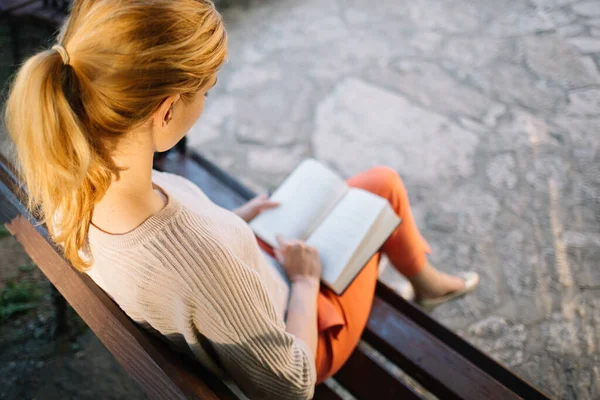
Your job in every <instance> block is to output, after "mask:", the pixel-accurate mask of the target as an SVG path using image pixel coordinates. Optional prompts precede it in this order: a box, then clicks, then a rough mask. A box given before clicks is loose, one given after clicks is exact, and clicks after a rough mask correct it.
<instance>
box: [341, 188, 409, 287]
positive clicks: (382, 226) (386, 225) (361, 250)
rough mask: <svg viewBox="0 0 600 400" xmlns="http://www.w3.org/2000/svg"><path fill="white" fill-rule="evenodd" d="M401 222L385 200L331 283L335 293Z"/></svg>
mask: <svg viewBox="0 0 600 400" xmlns="http://www.w3.org/2000/svg"><path fill="white" fill-rule="evenodd" d="M351 190H354V189H351ZM401 222H402V221H401V220H400V217H398V215H396V212H395V211H394V210H393V209H392V207H391V206H390V205H389V203H387V202H386V204H385V206H384V207H383V209H382V210H381V212H380V214H379V217H378V218H377V220H376V221H375V223H374V224H373V226H371V229H370V230H369V233H367V235H366V236H365V238H364V239H363V242H362V243H361V244H360V246H359V247H358V249H357V251H356V252H355V253H354V256H353V257H352V259H351V260H350V261H349V262H348V264H347V265H346V267H345V268H344V270H343V271H342V273H341V274H340V276H339V277H338V279H337V281H336V282H335V283H334V284H333V287H334V290H335V291H336V293H338V294H339V293H341V292H343V291H344V289H345V288H346V287H347V286H348V285H349V284H350V283H351V282H352V280H353V279H354V277H355V276H356V275H357V274H358V273H359V272H360V270H361V269H362V268H363V267H364V266H365V264H366V263H367V262H368V261H369V260H370V259H371V257H373V254H375V252H377V251H378V250H379V248H380V247H381V246H382V245H383V243H385V241H386V240H387V238H388V237H389V236H390V235H391V234H392V232H394V230H396V228H397V227H398V225H399V224H400V223H401Z"/></svg>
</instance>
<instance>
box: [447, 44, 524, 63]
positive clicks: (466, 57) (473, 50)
mask: <svg viewBox="0 0 600 400" xmlns="http://www.w3.org/2000/svg"><path fill="white" fill-rule="evenodd" d="M440 53H441V54H440V55H441V56H442V57H443V58H445V59H447V60H450V61H452V62H454V63H457V64H464V65H468V66H470V67H474V68H481V67H484V66H487V65H490V64H491V63H493V62H497V61H512V60H514V58H515V55H514V52H513V49H512V44H511V42H510V40H509V39H498V38H490V37H477V38H476V37H457V38H450V39H448V40H447V41H446V42H445V43H444V46H443V47H442V48H441V49H440Z"/></svg>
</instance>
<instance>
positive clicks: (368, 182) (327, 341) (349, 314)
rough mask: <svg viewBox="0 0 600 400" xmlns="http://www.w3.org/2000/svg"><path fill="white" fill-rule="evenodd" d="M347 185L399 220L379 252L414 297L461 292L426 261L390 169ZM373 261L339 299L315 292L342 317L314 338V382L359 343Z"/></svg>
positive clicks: (370, 295) (460, 284) (461, 285)
mask: <svg viewBox="0 0 600 400" xmlns="http://www.w3.org/2000/svg"><path fill="white" fill-rule="evenodd" d="M348 184H349V185H350V186H351V187H356V188H361V189H364V190H367V191H369V192H371V193H375V194H377V195H379V196H381V197H383V198H385V199H387V200H388V201H389V203H390V205H391V206H392V208H393V209H394V211H395V212H396V213H397V215H398V216H399V217H400V218H401V219H402V223H401V224H400V225H399V226H398V228H396V230H395V231H394V232H393V233H392V235H391V236H390V237H389V238H388V240H387V241H386V242H385V243H384V245H383V246H382V248H381V250H382V252H384V253H386V254H387V256H388V258H389V259H390V262H391V263H392V264H393V265H394V267H396V269H398V271H400V272H401V273H402V274H403V275H405V276H406V277H407V278H408V279H409V280H410V282H411V283H412V284H413V287H414V288H415V293H416V294H417V296H420V297H424V298H435V297H439V296H442V295H444V294H446V293H448V292H453V291H457V290H461V289H463V288H464V285H465V283H464V280H462V279H460V278H457V277H454V276H450V275H447V274H445V273H442V272H440V271H438V270H436V269H435V268H434V267H433V266H432V265H431V264H429V263H428V262H427V256H426V254H427V253H429V252H430V248H429V245H428V244H427V242H426V241H425V239H423V237H422V236H421V234H420V232H419V229H418V228H417V226H416V224H415V221H414V218H413V216H412V213H411V210H410V204H409V202H408V194H407V193H406V188H405V187H404V184H403V183H402V180H401V179H400V177H399V176H398V174H397V173H396V172H395V171H394V170H392V169H390V168H387V167H376V168H372V169H369V170H368V171H366V172H363V173H361V174H359V175H356V176H354V177H352V178H350V179H349V180H348ZM379 259H380V254H379V253H378V254H376V255H375V256H374V257H373V258H372V259H371V260H370V261H369V262H368V263H367V265H366V266H365V267H364V268H363V270H362V271H361V272H360V273H359V274H358V276H357V277H356V279H355V280H354V281H353V282H352V283H351V284H350V286H349V287H348V288H347V289H346V291H345V292H344V294H343V295H341V296H336V295H335V294H334V293H333V292H331V291H329V290H327V289H325V288H323V289H322V290H321V294H322V295H323V296H326V297H327V298H328V299H329V300H330V302H331V304H332V305H333V306H334V307H335V308H336V309H337V311H338V312H339V314H340V315H342V316H343V317H344V322H345V324H344V325H343V326H341V327H338V328H335V329H329V330H325V331H323V332H320V333H319V342H318V346H317V356H316V365H317V374H318V376H317V380H318V382H322V381H324V380H325V379H327V378H329V377H331V376H333V375H334V374H335V373H336V372H337V371H338V370H339V368H341V366H342V365H343V364H344V363H345V362H346V361H347V360H348V358H349V357H350V355H351V354H352V352H353V351H354V349H355V348H356V345H357V344H358V341H359V340H360V336H361V335H362V332H363V330H364V328H365V326H366V324H367V320H368V318H369V314H370V312H371V306H372V304H373V297H374V295H375V284H376V283H377V273H378V268H377V267H378V264H379Z"/></svg>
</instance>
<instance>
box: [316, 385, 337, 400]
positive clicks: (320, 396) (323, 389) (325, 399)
mask: <svg viewBox="0 0 600 400" xmlns="http://www.w3.org/2000/svg"><path fill="white" fill-rule="evenodd" d="M313 399H315V400H341V399H342V398H341V397H340V396H338V394H337V393H336V392H335V391H333V389H330V388H329V387H328V386H327V385H325V384H324V383H322V384H320V385H318V386H317V387H315V396H314V397H313Z"/></svg>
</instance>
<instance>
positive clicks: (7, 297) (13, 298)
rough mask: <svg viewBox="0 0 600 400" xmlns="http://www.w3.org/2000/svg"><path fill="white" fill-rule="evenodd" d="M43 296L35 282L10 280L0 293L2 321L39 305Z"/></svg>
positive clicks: (0, 316) (0, 317) (0, 318)
mask: <svg viewBox="0 0 600 400" xmlns="http://www.w3.org/2000/svg"><path fill="white" fill-rule="evenodd" d="M41 296H42V294H41V292H40V290H39V289H38V287H37V286H36V285H35V283H32V282H14V281H11V282H9V283H8V285H7V286H6V288H4V290H2V293H0V321H4V320H6V319H8V318H10V317H11V316H12V315H14V314H17V313H21V312H24V311H28V310H31V309H33V308H35V307H37V306H38V300H39V299H40V297H41Z"/></svg>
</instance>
